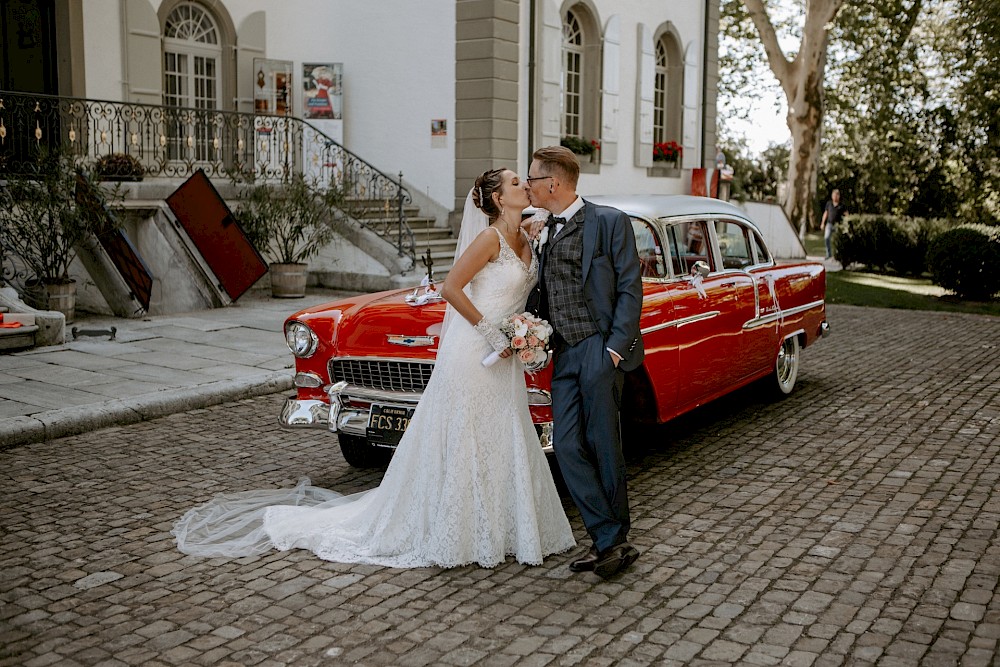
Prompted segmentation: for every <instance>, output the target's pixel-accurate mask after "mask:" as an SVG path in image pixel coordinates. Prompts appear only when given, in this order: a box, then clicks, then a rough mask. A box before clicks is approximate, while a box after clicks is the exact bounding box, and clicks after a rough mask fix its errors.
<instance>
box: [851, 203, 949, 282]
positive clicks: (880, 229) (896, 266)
mask: <svg viewBox="0 0 1000 667" xmlns="http://www.w3.org/2000/svg"><path fill="white" fill-rule="evenodd" d="M947 227H948V223H947V221H944V220H937V219H935V220H926V219H923V218H901V217H897V216H888V215H853V216H848V217H847V218H846V219H845V220H844V221H843V222H842V223H841V224H840V225H839V227H838V228H837V230H836V231H835V232H834V238H833V248H834V256H835V257H836V258H837V260H838V261H840V263H841V264H843V265H844V266H849V265H851V264H863V265H865V266H867V267H868V268H869V269H872V270H874V271H878V272H882V273H885V272H887V271H893V272H895V273H899V274H902V275H920V274H922V273H924V272H925V271H926V270H927V268H926V267H927V264H926V256H927V248H928V246H929V244H930V242H931V241H932V240H933V239H934V237H935V236H937V235H938V234H940V233H941V232H942V231H943V230H945V229H947Z"/></svg>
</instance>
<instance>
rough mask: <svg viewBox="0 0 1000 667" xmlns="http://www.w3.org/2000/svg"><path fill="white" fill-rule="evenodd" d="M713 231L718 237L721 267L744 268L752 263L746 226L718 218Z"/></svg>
mask: <svg viewBox="0 0 1000 667" xmlns="http://www.w3.org/2000/svg"><path fill="white" fill-rule="evenodd" d="M715 233H716V235H717V236H718V237H719V250H720V254H721V255H722V268H724V269H745V268H746V267H748V266H750V265H751V264H753V257H751V255H750V241H749V239H748V238H747V228H746V227H744V226H743V225H741V224H739V223H737V222H731V221H728V220H719V221H718V222H716V223H715Z"/></svg>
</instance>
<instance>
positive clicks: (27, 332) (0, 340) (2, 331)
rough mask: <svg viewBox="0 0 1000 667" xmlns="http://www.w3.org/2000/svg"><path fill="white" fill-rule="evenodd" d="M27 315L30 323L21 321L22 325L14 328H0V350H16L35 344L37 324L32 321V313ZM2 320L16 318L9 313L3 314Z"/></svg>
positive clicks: (11, 320) (7, 320)
mask: <svg viewBox="0 0 1000 667" xmlns="http://www.w3.org/2000/svg"><path fill="white" fill-rule="evenodd" d="M29 317H30V318H31V324H25V323H23V322H22V326H19V327H17V328H15V329H8V328H6V327H2V328H0V352H16V351H18V350H27V349H30V348H33V347H34V346H35V332H37V331H38V325H37V324H35V323H34V319H35V318H34V316H33V315H29ZM4 321H5V322H14V321H18V320H14V319H13V318H12V317H11V316H10V315H5V316H4Z"/></svg>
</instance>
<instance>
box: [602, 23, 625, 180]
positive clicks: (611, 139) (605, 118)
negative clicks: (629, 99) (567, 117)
mask: <svg viewBox="0 0 1000 667" xmlns="http://www.w3.org/2000/svg"><path fill="white" fill-rule="evenodd" d="M620 60H621V19H620V18H619V17H618V16H617V15H615V16H612V17H611V18H609V19H608V24H607V26H606V27H605V28H604V72H603V86H602V87H603V92H602V94H601V162H602V163H604V164H615V163H616V162H618V108H619V107H618V105H619V98H618V93H619V81H620V79H621V65H620Z"/></svg>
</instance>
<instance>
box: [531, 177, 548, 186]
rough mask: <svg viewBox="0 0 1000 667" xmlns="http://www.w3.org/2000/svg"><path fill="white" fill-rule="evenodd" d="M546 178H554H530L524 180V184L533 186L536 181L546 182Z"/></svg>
mask: <svg viewBox="0 0 1000 667" xmlns="http://www.w3.org/2000/svg"><path fill="white" fill-rule="evenodd" d="M546 178H552V177H551V176H529V177H528V178H526V179H524V182H525V183H527V184H528V185H531V184H532V183H533V182H535V181H544V180H545V179H546Z"/></svg>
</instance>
